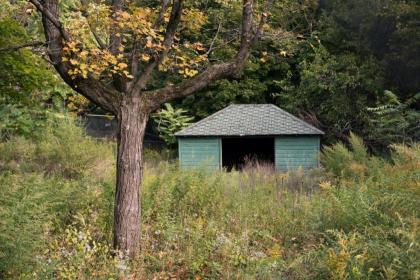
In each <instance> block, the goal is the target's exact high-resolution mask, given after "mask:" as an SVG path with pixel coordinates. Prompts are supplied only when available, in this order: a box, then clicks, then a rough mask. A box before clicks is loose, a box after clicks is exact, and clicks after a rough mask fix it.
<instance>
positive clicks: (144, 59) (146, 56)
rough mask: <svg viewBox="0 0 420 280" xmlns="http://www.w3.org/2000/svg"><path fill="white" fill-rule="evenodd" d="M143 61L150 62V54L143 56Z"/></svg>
mask: <svg viewBox="0 0 420 280" xmlns="http://www.w3.org/2000/svg"><path fill="white" fill-rule="evenodd" d="M141 60H143V61H146V62H148V61H149V60H150V56H149V55H148V54H142V55H141Z"/></svg>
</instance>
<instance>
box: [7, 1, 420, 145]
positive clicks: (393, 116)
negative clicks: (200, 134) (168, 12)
mask: <svg viewBox="0 0 420 280" xmlns="http://www.w3.org/2000/svg"><path fill="white" fill-rule="evenodd" d="M142 2H145V3H146V2H148V3H149V2H150V3H149V4H150V6H151V7H153V5H154V4H155V2H154V1H142ZM65 3H66V4H64V2H63V7H62V9H63V11H64V13H65V15H66V17H70V18H74V17H77V16H78V17H80V14H79V13H77V11H75V6H76V3H74V2H73V1H66V2H65ZM0 5H1V6H2V7H3V9H2V13H1V16H0V30H1V34H2V36H1V38H0V49H2V50H0V58H1V59H0V66H1V67H0V69H1V70H0V77H1V79H0V80H1V82H0V89H1V90H0V110H1V111H2V113H1V114H2V115H5V114H6V113H5V112H10V111H12V110H13V113H9V115H12V116H13V114H17V115H19V116H18V117H17V118H18V119H20V120H21V121H20V122H21V123H22V122H24V119H25V116H24V115H25V113H26V112H23V113H21V112H17V111H16V110H15V108H9V106H10V104H11V103H14V104H15V103H16V101H18V102H19V104H18V105H17V107H22V105H21V103H22V102H23V103H24V104H31V105H33V104H34V103H35V104H37V103H38V104H42V103H44V104H45V102H46V103H47V104H49V103H50V100H51V95H53V96H61V97H64V98H65V99H66V103H65V105H68V107H69V109H70V110H72V111H77V112H80V110H83V111H85V110H97V109H95V107H94V106H90V105H87V103H86V100H83V99H81V98H75V95H74V93H72V92H71V91H70V90H69V89H68V88H66V87H65V86H63V84H62V83H61V82H59V79H58V78H57V77H55V76H54V74H52V71H51V70H50V69H48V65H47V63H46V62H45V61H43V60H42V59H41V58H40V56H41V57H44V58H45V50H44V49H43V47H42V46H37V47H36V48H35V49H34V50H35V53H36V54H38V55H34V54H33V53H31V52H30V50H28V49H27V48H26V49H21V50H18V51H10V50H8V51H4V50H3V49H7V48H8V47H12V46H14V45H19V44H23V43H27V42H31V40H36V41H42V36H40V35H39V34H40V32H39V29H40V23H39V16H37V15H36V13H35V12H34V9H33V7H32V6H30V5H29V4H28V3H26V2H25V1H15V2H13V3H11V2H9V1H5V0H2V1H1V2H0ZM201 5H204V6H205V9H206V14H207V16H206V17H205V18H202V14H197V15H194V14H192V15H190V14H188V13H187V15H186V16H187V17H192V18H194V17H195V21H191V23H188V24H190V25H191V24H194V22H196V21H197V20H198V21H199V22H198V23H197V24H200V26H202V28H201V29H200V30H201V31H200V32H198V31H197V30H195V29H194V28H193V27H194V26H189V27H188V28H190V29H188V28H187V29H185V30H184V31H185V34H183V35H184V36H185V39H184V41H185V40H186V41H188V40H190V41H200V42H202V47H203V48H205V49H206V50H207V52H208V61H209V62H213V61H220V60H222V59H225V58H226V57H229V56H230V55H232V53H234V50H235V48H236V47H237V46H236V45H237V43H236V40H234V39H235V34H232V32H230V29H229V27H230V26H233V25H237V24H239V21H240V9H239V6H237V3H236V2H235V1H197V2H195V4H194V5H189V6H188V7H189V8H191V10H189V11H191V12H193V11H194V7H201ZM235 5H236V6H235ZM419 5H420V4H419V2H418V1H414V0H412V1H396V0H386V1H379V2H378V1H374V0H369V1H359V0H352V1H339V0H327V1H304V2H296V1H288V0H287V1H282V2H281V3H280V2H279V3H278V4H276V5H275V6H274V7H273V9H272V11H271V22H270V24H271V27H270V28H271V30H268V31H267V32H266V35H265V36H264V38H263V40H262V42H261V43H260V44H259V45H258V46H257V48H256V50H255V51H254V52H253V55H252V57H251V60H250V61H249V63H248V64H247V67H246V69H245V71H244V73H243V75H242V76H240V77H237V78H234V79H229V80H221V81H218V82H216V83H214V84H213V85H211V86H209V87H208V88H207V89H205V90H203V91H201V92H199V93H197V94H195V95H193V96H190V97H188V98H185V99H184V100H182V101H178V102H175V103H174V104H173V105H174V106H175V109H177V108H180V107H181V108H182V109H185V110H188V112H189V113H190V114H191V115H192V116H193V117H194V118H195V120H199V119H201V118H203V117H205V116H208V115H209V114H211V113H213V112H215V111H217V110H219V109H222V108H224V107H225V106H227V105H228V104H230V103H263V102H269V103H275V104H277V105H279V106H280V107H282V108H285V109H287V110H288V111H290V112H292V113H295V114H297V115H298V116H300V117H302V118H303V119H305V120H307V121H308V122H310V123H312V124H314V125H316V126H317V127H319V128H321V129H323V130H324V131H325V132H326V133H327V135H326V137H325V138H324V141H325V142H326V143H334V142H335V141H336V140H337V139H341V140H343V141H345V139H346V138H347V136H348V134H349V132H350V131H354V132H356V133H357V134H358V135H361V136H362V137H363V139H364V140H365V141H366V143H367V145H368V147H369V148H370V149H373V150H375V151H381V150H383V149H384V148H387V147H388V145H389V144H391V143H394V142H409V141H412V140H418V139H419V135H418V131H420V129H419V121H418V119H419V113H418V109H419V95H418V93H419V89H420V79H419V77H420V60H419V57H420V55H419V53H418V52H419V50H420V45H419V44H420V43H419V42H420V40H419V36H420V34H419V29H418V23H419V18H420V14H419V11H420V6H419ZM95 7H96V6H95ZM235 7H236V8H235ZM201 8H202V7H201ZM89 9H93V7H90V8H89ZM95 9H96V10H97V9H99V10H98V11H100V9H101V6H100V5H99V6H97V7H96V8H95ZM96 10H95V11H96ZM98 11H97V12H98ZM235 11H236V12H235ZM76 22H77V21H76ZM91 24H100V23H99V22H98V23H96V22H92V23H91ZM186 24H187V23H186ZM22 26H24V28H23V27H22ZM83 28H84V27H83V26H81V27H80V30H79V31H78V32H79V33H80V34H79V33H78V34H79V35H80V36H82V35H83V34H84V33H83V32H84V31H83V30H84V29H83ZM286 30H291V31H286ZM104 32H105V31H104ZM99 35H101V34H99ZM102 35H103V34H102ZM79 64H80V63H79ZM79 68H80V67H79ZM170 72H171V71H169V72H161V73H160V74H159V75H160V76H159V77H155V78H156V79H154V81H153V85H152V86H151V87H152V88H157V87H161V86H162V85H163V84H162V83H164V81H165V80H167V79H169V80H168V81H169V82H177V81H179V80H180V79H181V77H179V73H176V75H175V76H173V77H172V76H171V73H170ZM184 74H185V73H184ZM182 75H183V74H181V76H182ZM390 94H391V95H392V96H393V97H392V98H390ZM396 102H397V103H398V104H399V105H401V106H399V107H398V108H395V109H394V110H392V111H390V110H386V111H382V113H378V112H377V111H375V112H374V111H372V110H371V109H372V108H384V107H389V106H395V105H397V104H396ZM5 107H6V108H5ZM5 118H6V119H12V117H5ZM13 125H14V124H9V126H10V127H13ZM3 126H5V125H4V124H3ZM165 137H166V136H165Z"/></svg>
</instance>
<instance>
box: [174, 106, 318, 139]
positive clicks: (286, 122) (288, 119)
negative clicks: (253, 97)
mask: <svg viewBox="0 0 420 280" xmlns="http://www.w3.org/2000/svg"><path fill="white" fill-rule="evenodd" d="M321 134H324V132H322V131H321V130H319V129H317V128H316V127H313V126H312V125H310V124H308V123H306V122H304V121H303V120H301V119H299V118H297V117H295V116H293V115H291V114H290V113H288V112H286V111H284V110H282V109H280V108H279V107H277V106H275V105H272V104H246V105H245V104H237V105H230V106H228V107H226V108H224V109H222V110H220V111H218V112H216V113H214V114H213V115H210V116H208V117H207V118H205V119H202V120H201V121H199V122H196V123H194V124H192V125H190V126H188V127H186V128H184V129H183V130H181V131H179V132H177V133H175V135H176V136H260V135H321Z"/></svg>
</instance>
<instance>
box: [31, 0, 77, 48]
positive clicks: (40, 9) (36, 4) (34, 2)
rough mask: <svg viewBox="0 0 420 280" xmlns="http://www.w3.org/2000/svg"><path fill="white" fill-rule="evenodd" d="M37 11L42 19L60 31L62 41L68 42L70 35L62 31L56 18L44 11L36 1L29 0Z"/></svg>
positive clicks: (61, 26) (46, 10) (62, 28)
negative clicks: (45, 19)
mask: <svg viewBox="0 0 420 280" xmlns="http://www.w3.org/2000/svg"><path fill="white" fill-rule="evenodd" d="M29 1H30V2H31V3H32V4H33V5H34V6H35V7H36V8H37V10H38V11H40V12H41V13H42V15H43V17H45V18H47V19H48V20H49V21H50V22H51V23H52V24H54V26H55V27H56V28H57V29H58V30H59V31H60V33H61V36H62V37H63V39H64V40H66V41H70V35H69V34H68V33H67V31H66V30H65V29H64V27H63V25H62V24H61V22H60V20H59V19H58V17H55V16H54V15H53V14H52V13H51V12H50V11H49V10H48V9H45V8H44V6H43V5H42V4H41V3H40V2H39V1H38V0H29Z"/></svg>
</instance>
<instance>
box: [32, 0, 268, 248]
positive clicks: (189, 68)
mask: <svg viewBox="0 0 420 280" xmlns="http://www.w3.org/2000/svg"><path fill="white" fill-rule="evenodd" d="M29 2H31V3H32V4H33V5H34V6H35V7H36V8H37V10H38V11H39V12H40V13H41V15H42V23H43V27H44V33H45V38H46V44H47V47H48V56H49V59H50V61H51V63H52V64H53V66H54V68H55V69H56V71H57V72H58V73H59V75H60V76H61V77H62V78H63V80H64V81H65V82H66V83H67V84H68V85H69V86H70V87H72V88H73V89H74V90H75V91H77V92H79V93H80V94H82V95H83V96H85V97H86V98H88V99H89V100H90V101H92V102H94V103H95V104H97V105H98V106H100V107H101V108H103V109H104V110H106V111H109V112H111V113H113V114H114V115H115V116H116V117H117V120H118V135H117V144H118V152H117V165H116V166H117V178H116V196H115V209H114V246H115V248H116V249H119V250H122V251H123V252H126V253H127V254H128V255H129V256H134V255H136V253H137V252H138V249H139V240H140V189H139V186H140V185H141V182H142V173H143V172H142V170H143V154H142V150H143V136H144V133H145V127H146V122H147V120H148V117H149V115H150V114H151V112H153V111H155V110H156V109H158V108H159V107H160V106H161V104H164V103H166V102H168V101H170V100H172V99H174V98H180V97H184V96H187V95H190V94H192V93H194V92H196V91H198V90H200V89H203V88H204V87H206V86H207V85H209V84H210V83H212V82H213V81H215V80H217V79H220V78H223V77H228V76H232V75H234V74H236V73H238V72H240V71H241V70H242V69H243V67H244V64H245V62H246V61H247V59H248V56H249V54H250V51H251V49H252V47H253V45H254V44H255V43H256V41H257V40H258V39H259V37H260V35H261V33H262V29H263V28H264V27H265V26H266V21H267V16H268V14H267V11H266V10H267V9H268V8H269V6H270V4H269V3H265V5H261V7H262V8H261V9H260V10H261V12H260V16H259V19H258V20H257V21H254V14H255V13H256V12H257V8H258V5H257V1H254V0H243V1H242V4H239V6H242V26H241V28H240V29H239V30H240V32H239V33H238V35H239V36H238V38H239V44H238V51H237V53H236V54H235V55H234V56H233V57H232V58H230V59H227V60H226V61H223V62H219V63H216V64H211V63H210V62H209V61H208V53H209V51H207V50H206V49H205V48H204V46H203V44H202V43H201V42H199V41H196V42H189V39H190V38H189V37H185V34H186V33H188V31H191V30H199V29H200V28H201V27H202V26H203V24H204V23H205V22H206V20H205V19H206V15H205V11H203V10H201V9H200V7H206V6H207V5H201V6H200V3H201V1H184V0H173V1H169V0H162V1H159V2H157V1H136V2H134V1H124V0H112V1H94V2H90V1H86V0H80V2H72V5H74V6H75V7H74V8H73V9H72V10H71V11H70V12H67V13H66V14H63V13H62V14H61V15H60V7H62V6H61V5H59V2H58V0H29ZM156 3H159V4H156ZM224 3H228V4H229V5H237V4H238V3H240V2H239V1H217V3H216V4H217V5H223V4H224ZM239 6H238V7H239ZM254 6H255V7H254ZM182 17H185V18H186V20H185V21H183V20H182ZM232 33H233V32H232ZM183 36H184V37H185V38H187V39H188V40H187V39H184V40H183V39H182V37H183ZM204 65H205V66H206V67H204ZM165 71H170V72H172V73H179V74H180V76H181V77H178V78H177V79H169V80H166V81H164V82H162V81H161V80H160V78H161V77H162V75H163V74H162V73H164V72H165ZM157 77H159V79H156V78H157ZM180 78H182V79H180ZM180 80H181V81H180ZM152 81H153V83H152ZM156 84H157V85H159V86H156Z"/></svg>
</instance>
